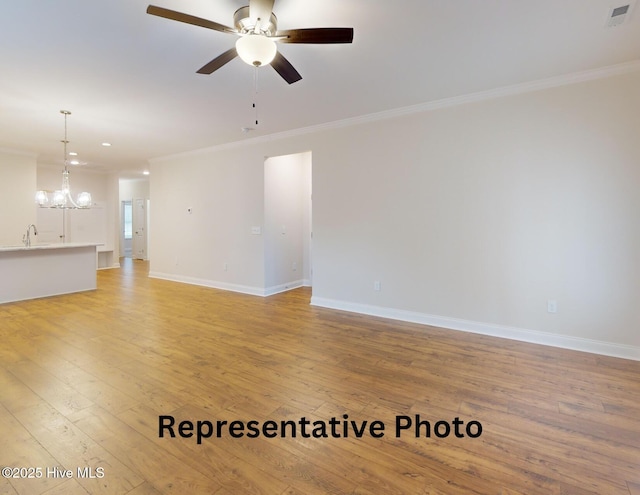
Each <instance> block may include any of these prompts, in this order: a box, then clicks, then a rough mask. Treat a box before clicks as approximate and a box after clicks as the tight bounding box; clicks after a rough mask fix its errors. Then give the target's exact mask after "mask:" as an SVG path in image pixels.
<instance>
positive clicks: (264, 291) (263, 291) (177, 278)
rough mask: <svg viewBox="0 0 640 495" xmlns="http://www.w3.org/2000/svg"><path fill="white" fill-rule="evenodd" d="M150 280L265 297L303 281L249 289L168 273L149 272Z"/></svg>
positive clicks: (300, 284)
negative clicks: (156, 279)
mask: <svg viewBox="0 0 640 495" xmlns="http://www.w3.org/2000/svg"><path fill="white" fill-rule="evenodd" d="M149 277H150V278H158V279H162V280H170V281H172V282H180V283H183V284H191V285H199V286H202V287H210V288H212V289H221V290H228V291H231V292H240V293H242V294H249V295H251V296H260V297H267V296H272V295H274V294H278V293H280V292H286V291H288V290H293V289H297V288H298V287H302V286H304V283H305V281H304V280H296V281H293V282H289V283H286V284H281V285H274V286H271V287H266V288H263V287H250V286H247V285H238V284H229V283H227V282H219V281H216V280H206V279H201V278H196V277H187V276H184V275H174V274H170V273H162V272H153V271H151V272H149Z"/></svg>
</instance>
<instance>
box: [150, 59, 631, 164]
mask: <svg viewBox="0 0 640 495" xmlns="http://www.w3.org/2000/svg"><path fill="white" fill-rule="evenodd" d="M637 71H640V59H636V60H632V61H631V62H625V63H622V64H616V65H610V66H607V67H601V68H598V69H591V70H585V71H581V72H573V73H571V74H563V75H560V76H554V77H548V78H545V79H538V80H535V81H530V82H526V83H520V84H513V85H510V86H502V87H499V88H495V89H490V90H487V91H479V92H476V93H469V94H466V95H461V96H453V97H450V98H442V99H440V100H433V101H428V102H425V103H419V104H417V105H410V106H406V107H400V108H394V109H392V110H385V111H382V112H376V113H370V114H366V115H361V116H358V117H352V118H348V119H343V120H336V121H333V122H327V123H324V124H317V125H312V126H308V127H301V128H298V129H292V130H289V131H283V132H277V133H273V134H267V135H265V136H258V137H254V138H249V139H243V140H240V141H232V142H229V143H225V144H220V145H216V146H211V147H208V148H201V149H198V150H192V151H186V152H183V153H177V154H173V155H168V156H164V157H158V158H153V159H150V160H149V162H150V163H158V162H163V161H166V160H170V159H174V158H185V157H188V156H196V155H200V154H203V153H210V152H214V151H225V150H230V149H236V148H241V147H244V146H251V145H256V144H260V143H266V142H271V141H278V140H282V139H288V138H292V137H298V136H303V135H307V134H313V133H316V132H322V131H329V130H334V129H342V128H345V127H353V126H357V125H362V124H368V123H372V122H378V121H382V120H387V119H393V118H397V117H403V116H406V115H413V114H417V113H425V112H430V111H433V110H439V109H441V108H448V107H455V106H459V105H465V104H467V103H475V102H480V101H487V100H493V99H496V98H503V97H506V96H513V95H519V94H524V93H533V92H535V91H542V90H545V89H551V88H557V87H561V86H569V85H571V84H578V83H582V82H587V81H593V80H597V79H605V78H608V77H614V76H620V75H624V74H630V73H633V72H637Z"/></svg>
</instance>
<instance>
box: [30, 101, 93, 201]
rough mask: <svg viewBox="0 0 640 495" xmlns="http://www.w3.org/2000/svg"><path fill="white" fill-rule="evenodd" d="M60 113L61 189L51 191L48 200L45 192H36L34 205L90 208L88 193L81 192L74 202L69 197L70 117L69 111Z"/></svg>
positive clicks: (89, 195)
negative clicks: (61, 135)
mask: <svg viewBox="0 0 640 495" xmlns="http://www.w3.org/2000/svg"><path fill="white" fill-rule="evenodd" d="M60 113H61V114H63V115H64V139H63V140H62V143H63V145H64V170H63V171H62V188H61V189H58V190H56V191H53V196H52V197H51V198H50V197H49V194H48V193H47V191H38V192H36V203H37V205H38V206H39V207H40V208H63V209H79V208H90V207H91V194H89V193H88V192H81V193H80V194H78V197H77V199H76V200H75V201H74V199H73V196H71V184H70V182H69V167H68V164H69V160H68V154H67V144H68V143H69V141H68V140H67V116H68V115H71V112H70V111H69V110H60Z"/></svg>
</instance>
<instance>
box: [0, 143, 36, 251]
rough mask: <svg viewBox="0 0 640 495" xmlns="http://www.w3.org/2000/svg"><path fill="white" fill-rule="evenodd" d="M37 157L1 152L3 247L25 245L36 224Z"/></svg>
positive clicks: (0, 239) (0, 243)
mask: <svg viewBox="0 0 640 495" xmlns="http://www.w3.org/2000/svg"><path fill="white" fill-rule="evenodd" d="M35 191H36V156H35V155H31V154H26V153H21V152H17V151H12V150H7V149H0V246H15V245H19V244H21V243H22V236H23V235H24V234H25V233H26V231H27V226H28V225H29V224H31V223H35V222H36V203H35Z"/></svg>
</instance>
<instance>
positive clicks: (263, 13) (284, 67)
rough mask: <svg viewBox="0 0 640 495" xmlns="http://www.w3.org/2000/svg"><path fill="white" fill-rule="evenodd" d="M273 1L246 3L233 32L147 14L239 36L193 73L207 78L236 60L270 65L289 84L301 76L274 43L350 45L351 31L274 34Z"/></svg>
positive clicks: (175, 15) (154, 11) (172, 14)
mask: <svg viewBox="0 0 640 495" xmlns="http://www.w3.org/2000/svg"><path fill="white" fill-rule="evenodd" d="M274 1H275V0H249V5H247V6H245V7H240V8H239V9H238V10H236V12H235V14H234V15H233V22H234V26H235V28H232V27H229V26H225V25H223V24H218V23H217V22H214V21H209V20H207V19H202V18H200V17H195V16H192V15H189V14H184V13H182V12H177V11H175V10H170V9H165V8H163V7H156V6H155V5H149V7H148V8H147V14H151V15H155V16H158V17H164V18H165V19H171V20H174V21H179V22H184V23H187V24H193V25H194V26H200V27H204V28H208V29H213V30H214V31H220V32H221V33H229V34H235V35H236V36H239V38H238V40H237V42H236V46H235V47H233V48H231V49H229V50H227V51H226V52H224V53H223V54H221V55H219V56H217V57H216V58H214V59H213V60H212V61H211V62H209V63H208V64H206V65H204V66H203V67H201V68H200V69H199V70H198V71H197V72H198V73H199V74H211V73H213V72H214V71H216V70H218V69H219V68H220V67H222V66H223V65H225V64H226V63H227V62H230V61H231V60H233V59H234V58H236V57H237V56H239V57H240V58H241V59H242V60H243V61H245V62H246V63H247V64H249V65H253V66H255V67H260V66H262V65H269V64H271V66H272V67H273V68H274V69H275V71H276V72H277V73H278V74H280V76H281V77H282V78H283V79H284V80H285V81H287V82H288V83H289V84H293V83H294V82H296V81H299V80H300V79H302V76H301V75H300V74H299V73H298V71H297V70H296V69H295V68H294V67H293V65H291V63H290V62H289V61H288V60H287V59H286V58H284V56H283V55H282V54H281V53H280V52H279V51H278V49H277V47H276V42H279V43H313V44H334V43H351V42H352V41H353V28H307V29H288V30H284V31H278V20H277V19H276V16H275V14H274V13H273V4H274Z"/></svg>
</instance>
